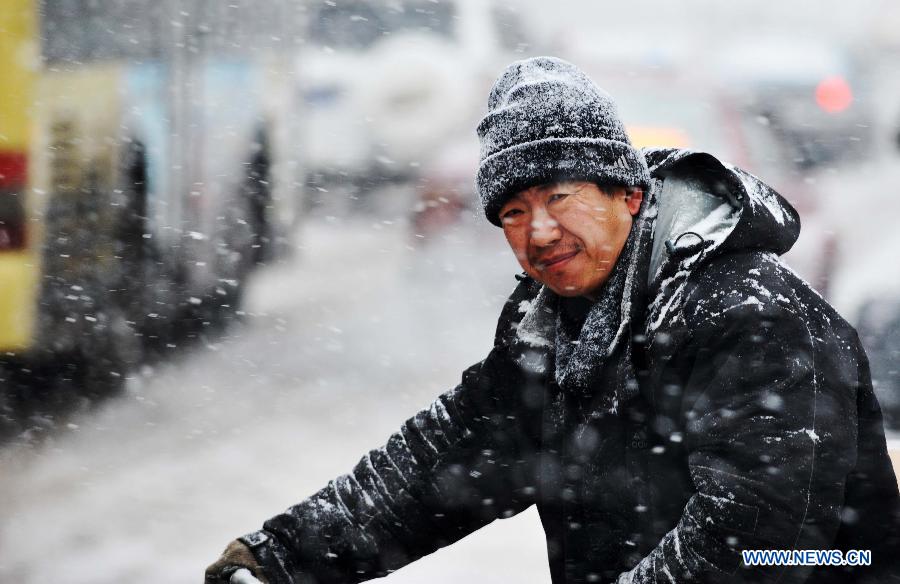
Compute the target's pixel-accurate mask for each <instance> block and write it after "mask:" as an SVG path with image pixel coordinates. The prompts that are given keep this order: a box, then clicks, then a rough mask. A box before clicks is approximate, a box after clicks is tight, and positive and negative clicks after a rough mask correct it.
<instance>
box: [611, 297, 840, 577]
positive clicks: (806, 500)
mask: <svg viewBox="0 0 900 584" xmlns="http://www.w3.org/2000/svg"><path fill="white" fill-rule="evenodd" d="M710 314H712V315H714V316H712V317H710V320H708V321H707V322H706V323H702V324H699V325H698V326H697V330H696V334H695V336H694V338H693V339H692V340H691V341H689V342H688V343H687V344H688V345H690V346H688V347H684V348H683V349H684V350H683V351H682V353H683V354H687V355H690V359H691V360H692V363H691V364H690V366H687V367H686V369H687V370H690V371H691V375H690V377H689V379H687V380H686V382H685V387H684V398H685V399H684V406H683V411H682V415H683V417H684V420H685V424H686V427H685V430H686V435H685V445H686V447H687V449H688V453H689V454H688V464H689V469H690V473H691V478H692V479H693V482H694V486H695V488H696V493H695V494H694V495H693V496H692V497H691V498H690V499H689V501H688V503H687V505H686V506H685V509H684V512H683V514H682V517H681V519H680V521H679V522H678V525H677V526H676V527H675V528H674V529H673V530H672V531H670V532H669V533H668V534H666V535H665V536H664V537H663V539H662V541H661V542H660V543H659V544H658V545H657V546H656V548H655V549H653V550H652V551H651V553H650V554H649V555H647V556H646V557H645V558H644V559H643V560H641V562H639V563H638V565H637V566H636V567H635V568H634V569H632V570H631V571H630V572H627V573H625V574H622V575H621V576H620V578H619V582H620V584H626V583H628V584H638V583H640V584H649V583H660V584H661V583H664V582H665V583H670V582H774V581H776V580H777V581H779V582H792V581H802V579H803V578H804V577H805V574H804V573H801V571H799V570H798V569H796V568H794V569H792V572H791V573H790V576H789V577H788V578H782V577H783V576H787V575H786V574H782V572H783V571H784V570H785V568H783V567H767V568H746V567H742V566H741V553H740V551H741V550H748V549H817V548H818V549H821V548H829V547H830V546H831V545H832V543H833V541H834V538H835V534H836V532H837V529H838V526H839V522H840V515H839V514H840V509H841V504H842V501H843V497H844V482H845V477H846V475H847V473H848V472H849V471H850V469H851V468H852V467H853V465H854V464H855V451H856V434H855V428H856V419H857V413H856V410H855V403H856V398H855V395H854V394H855V392H854V391H853V389H852V388H853V384H854V383H855V381H856V380H855V379H854V378H853V376H852V375H849V376H848V375H847V374H848V373H851V372H853V371H855V367H854V366H853V364H852V363H848V362H847V360H852V359H853V357H852V354H851V353H850V351H849V350H848V348H847V347H838V346H836V345H835V346H833V347H832V348H833V354H832V355H831V356H830V359H833V360H835V361H836V362H838V363H839V364H837V365H835V364H833V363H822V362H818V361H817V359H816V352H815V351H814V347H813V338H812V334H811V332H810V330H809V328H808V326H807V323H806V322H805V319H804V317H803V315H802V313H798V312H797V309H796V308H794V307H788V306H785V305H780V304H776V303H775V302H766V303H765V304H764V305H759V304H756V303H746V304H744V305H737V306H735V307H733V308H731V309H730V310H727V309H726V310H725V311H724V312H723V313H721V314H715V312H710ZM818 341H819V342H831V341H826V340H825V339H818ZM825 369H827V370H828V371H827V373H823V371H824V370H825ZM834 376H838V378H834ZM779 578H782V579H781V580H779ZM795 578H796V579H795Z"/></svg>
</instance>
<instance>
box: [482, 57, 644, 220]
mask: <svg viewBox="0 0 900 584" xmlns="http://www.w3.org/2000/svg"><path fill="white" fill-rule="evenodd" d="M478 137H479V139H480V140H481V164H480V165H479V167H478V175H477V177H476V179H475V183H476V188H477V189H478V193H479V194H480V196H481V203H482V205H483V206H484V212H485V215H487V218H488V220H489V221H490V222H491V223H493V224H494V225H498V226H499V225H500V224H501V223H500V218H499V217H498V213H499V212H500V208H501V207H502V206H503V205H504V203H506V200H507V199H508V198H509V197H510V196H511V195H512V194H513V193H516V192H518V191H521V190H524V189H526V188H529V187H531V186H534V185H538V184H545V183H549V182H553V181H557V180H566V179H569V180H587V181H592V182H597V183H599V184H616V185H623V186H640V187H643V188H644V189H647V188H648V187H649V185H650V172H649V171H648V170H647V163H646V162H645V161H644V157H643V156H642V155H641V154H640V153H639V152H638V151H637V150H636V149H635V148H634V147H633V146H632V145H631V141H630V140H629V139H628V135H627V134H626V133H625V128H624V126H623V125H622V122H621V120H619V116H618V112H617V111H616V104H615V102H614V101H613V99H612V97H610V95H609V94H607V93H606V92H605V91H603V90H602V89H600V88H599V87H597V85H596V84H595V83H594V82H593V81H591V80H590V78H589V77H588V76H587V75H585V74H584V72H582V71H581V70H580V69H578V68H577V67H576V66H575V65H572V64H571V63H568V62H566V61H563V60H562V59H557V58H554V57H535V58H532V59H526V60H523V61H516V62H515V63H512V64H511V65H510V66H509V67H507V68H506V70H505V71H504V72H503V74H502V75H500V77H499V78H498V79H497V81H496V82H495V83H494V87H493V88H492V89H491V94H490V97H489V98H488V113H487V115H486V116H485V117H484V119H482V120H481V123H480V124H478Z"/></svg>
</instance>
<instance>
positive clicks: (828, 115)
mask: <svg viewBox="0 0 900 584" xmlns="http://www.w3.org/2000/svg"><path fill="white" fill-rule="evenodd" d="M719 74H720V79H721V83H722V84H723V88H725V89H726V90H727V91H729V92H730V93H731V94H732V95H733V96H734V98H735V99H736V100H738V101H739V104H740V107H741V108H743V109H744V110H745V111H746V112H747V113H748V114H749V115H750V116H756V117H759V118H760V119H762V120H763V122H764V126H765V127H767V128H768V130H769V131H770V132H772V133H773V134H774V135H775V136H776V137H777V139H778V141H777V143H778V144H779V146H780V148H779V149H778V151H777V152H773V153H772V154H771V155H772V156H778V157H784V158H786V159H787V160H789V161H791V162H792V163H793V164H794V165H795V167H796V168H797V169H799V170H809V169H814V168H821V167H823V166H829V165H830V166H833V165H839V164H844V163H848V162H857V161H859V160H861V159H863V158H864V157H865V156H867V154H868V152H869V149H870V148H871V146H872V136H871V123H872V112H871V111H870V110H871V108H870V106H869V104H867V103H866V102H865V101H864V100H860V99H858V97H857V96H858V95H859V94H861V93H863V89H864V88H863V79H862V76H861V75H860V72H859V71H858V69H857V68H856V67H855V65H854V61H853V59H852V58H851V55H850V53H849V52H848V51H845V50H842V49H841V48H839V47H836V46H834V45H832V44H827V43H825V42H824V41H821V42H817V41H813V40H802V39H797V38H796V37H791V38H789V39H783V40H779V39H769V40H768V41H767V42H766V43H763V44H761V43H759V42H757V41H756V39H754V40H752V41H750V42H747V43H741V42H738V43H735V44H734V45H732V46H731V47H729V48H727V49H725V50H723V51H722V52H721V53H720V55H719Z"/></svg>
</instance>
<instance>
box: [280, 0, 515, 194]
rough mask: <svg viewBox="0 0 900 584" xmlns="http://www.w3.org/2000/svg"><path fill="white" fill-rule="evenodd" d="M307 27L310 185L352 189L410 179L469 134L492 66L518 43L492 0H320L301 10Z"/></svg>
mask: <svg viewBox="0 0 900 584" xmlns="http://www.w3.org/2000/svg"><path fill="white" fill-rule="evenodd" d="M306 29H307V31H308V33H307V37H308V39H309V41H308V42H307V44H306V46H305V47H304V51H303V52H302V53H301V55H300V57H299V60H298V70H299V72H300V90H301V92H302V95H303V102H304V104H305V112H304V119H305V121H306V123H305V124H304V128H303V136H304V139H303V142H304V144H306V149H305V151H306V158H305V163H306V168H307V171H308V177H309V178H308V183H309V184H311V185H312V186H314V187H319V188H320V189H325V190H332V189H333V188H335V187H337V188H343V189H346V190H349V191H351V194H352V195H353V196H355V195H359V194H362V193H365V192H367V191H370V190H372V189H374V188H377V187H378V186H379V185H380V184H383V183H385V182H387V183H391V182H395V183H396V182H407V181H411V180H415V179H416V178H417V177H419V176H420V175H421V167H422V166H424V165H427V163H428V161H429V158H430V157H431V156H432V155H434V153H435V152H436V151H437V150H439V149H440V148H441V147H442V145H443V144H444V143H446V142H447V141H453V140H455V139H456V136H457V135H459V134H460V133H464V132H471V131H472V128H473V127H474V125H473V124H474V123H475V122H476V121H477V117H478V112H480V110H481V108H482V107H483V101H484V97H485V95H486V91H487V88H488V87H489V86H490V81H491V80H492V78H493V75H494V74H495V73H496V69H497V68H498V67H499V66H500V64H501V62H503V61H505V60H506V59H507V57H508V56H509V55H510V54H511V53H512V52H513V51H515V50H516V49H517V48H520V47H521V46H522V44H523V43H524V34H523V32H522V30H521V28H520V23H519V20H518V18H517V14H516V13H515V8H513V7H511V5H510V4H509V3H506V2H501V1H499V0H489V1H485V0H452V1H446V2H432V1H430V0H389V1H386V2H380V3H375V2H368V1H365V0H348V1H346V2H325V3H323V4H317V5H314V6H310V7H309V10H308V12H307V25H306ZM502 64H505V62H504V63H502Z"/></svg>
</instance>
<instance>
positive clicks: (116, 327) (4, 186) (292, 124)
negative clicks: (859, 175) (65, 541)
mask: <svg viewBox="0 0 900 584" xmlns="http://www.w3.org/2000/svg"><path fill="white" fill-rule="evenodd" d="M295 11H296V6H295V5H294V4H293V3H288V2H287V1H282V0H275V1H267V2H265V3H258V2H251V1H250V0H230V1H229V2H227V3H220V2H207V1H204V0H193V1H192V0H185V1H180V2H177V3H175V2H167V1H164V2H159V1H154V0H43V1H41V0H3V2H2V3H0V88H2V89H0V364H2V371H0V373H2V375H0V379H2V380H3V381H0V390H2V393H0V396H5V397H0V406H4V407H5V409H6V410H7V411H8V410H10V409H11V406H10V402H11V400H13V401H14V398H11V397H10V395H11V394H14V393H15V392H16V391H17V390H16V388H11V386H12V385H16V384H17V383H19V382H21V381H22V380H23V379H26V378H28V377H29V375H30V376H32V377H34V376H37V375H38V372H46V371H48V370H54V371H56V372H62V373H63V375H62V378H64V379H66V380H69V381H72V382H73V384H74V388H75V389H76V390H79V391H86V392H101V391H107V390H108V389H109V388H110V387H116V386H118V385H119V384H120V383H121V380H122V379H123V377H124V376H125V375H126V374H127V372H128V370H129V369H130V368H131V367H132V366H133V365H134V364H135V363H137V362H139V361H140V359H141V355H142V354H143V353H144V351H145V350H147V349H148V348H156V349H160V348H163V349H164V348H165V347H166V346H173V345H176V344H178V342H180V341H179V339H178V338H177V335H176V333H177V331H179V330H184V329H185V323H195V324H196V326H197V327H203V326H206V325H212V324H213V323H215V322H216V320H219V321H221V320H222V319H226V318H228V317H229V316H231V315H233V314H234V313H235V311H237V310H238V307H239V302H240V294H241V289H242V286H243V284H244V282H245V281H246V279H247V277H248V276H249V274H250V273H251V271H252V269H253V267H254V266H256V265H258V264H260V263H263V262H265V261H267V260H268V259H270V258H271V257H272V256H273V255H274V254H277V253H278V252H279V251H280V250H282V249H286V248H288V247H289V245H288V237H289V235H290V232H291V228H292V226H293V224H294V221H295V218H296V209H297V208H298V205H297V204H296V200H295V199H296V196H295V195H296V192H297V190H296V188H295V185H296V184H297V182H298V181H297V180H296V179H295V176H296V173H297V172H298V169H299V164H298V162H297V160H298V157H297V155H296V154H297V153H296V152H295V151H294V147H293V141H292V137H293V136H294V135H295V134H296V125H297V123H298V121H297V108H296V107H295V104H294V102H293V95H294V85H295V84H294V80H293V78H294V75H293V69H294V67H293V50H294V47H293V44H292V41H291V39H292V38H293V36H292V35H291V34H290V26H291V22H293V20H294V18H295V17H296V14H295ZM188 329H189V330H194V329H190V327H188ZM194 332H196V330H194ZM11 371H12V372H13V373H10V372H11ZM11 380H12V381H11ZM27 391H28V392H30V393H31V394H35V391H36V390H34V388H30V389H28V390H27ZM38 393H39V392H38ZM2 413H3V408H0V414H2Z"/></svg>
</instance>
